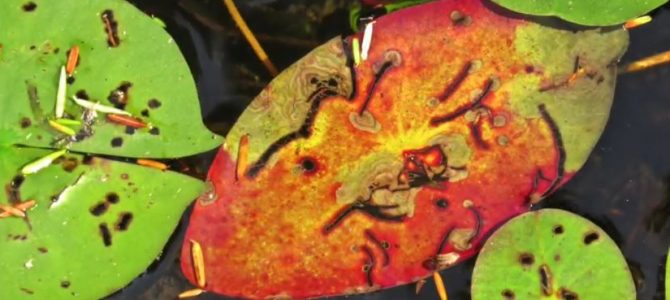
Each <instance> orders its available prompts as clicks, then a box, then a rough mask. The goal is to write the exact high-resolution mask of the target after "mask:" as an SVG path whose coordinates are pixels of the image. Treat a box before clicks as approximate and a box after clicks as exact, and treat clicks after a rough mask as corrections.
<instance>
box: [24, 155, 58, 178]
mask: <svg viewBox="0 0 670 300" xmlns="http://www.w3.org/2000/svg"><path fill="white" fill-rule="evenodd" d="M65 153H67V150H58V151H55V152H52V153H49V154H48V155H45V156H44V157H41V158H39V159H37V160H35V161H33V162H31V163H28V164H27V165H25V166H23V168H21V173H22V174H23V175H28V174H35V173H37V172H39V171H40V170H42V169H44V168H46V167H48V166H50V165H51V163H53V161H54V160H56V159H57V158H59V157H61V156H63V155H65Z"/></svg>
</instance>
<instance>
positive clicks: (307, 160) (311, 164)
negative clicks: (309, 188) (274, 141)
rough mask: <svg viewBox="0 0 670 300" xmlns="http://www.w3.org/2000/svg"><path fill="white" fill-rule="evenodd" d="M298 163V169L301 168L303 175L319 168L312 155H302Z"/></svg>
mask: <svg viewBox="0 0 670 300" xmlns="http://www.w3.org/2000/svg"><path fill="white" fill-rule="evenodd" d="M298 164H299V165H300V170H302V172H303V174H305V175H312V174H314V173H316V171H318V170H319V164H318V163H317V162H316V160H315V159H314V158H312V157H303V158H301V159H300V161H299V162H298Z"/></svg>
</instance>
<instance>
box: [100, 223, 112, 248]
mask: <svg viewBox="0 0 670 300" xmlns="http://www.w3.org/2000/svg"><path fill="white" fill-rule="evenodd" d="M98 229H99V230H100V236H101V237H102V242H103V244H104V245H105V247H109V246H111V245H112V233H111V232H110V231H109V227H107V223H100V225H98Z"/></svg>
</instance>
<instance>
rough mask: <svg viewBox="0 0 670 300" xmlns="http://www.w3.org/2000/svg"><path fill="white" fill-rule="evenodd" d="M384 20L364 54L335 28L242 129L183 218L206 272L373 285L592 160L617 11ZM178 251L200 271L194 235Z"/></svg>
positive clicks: (434, 7) (616, 36)
mask: <svg viewBox="0 0 670 300" xmlns="http://www.w3.org/2000/svg"><path fill="white" fill-rule="evenodd" d="M373 26H374V27H373V28H374V29H373V30H372V39H371V47H370V49H369V53H368V55H367V59H366V60H363V61H362V62H360V64H358V65H355V64H354V62H353V59H352V58H353V57H355V56H354V55H353V54H352V51H355V50H352V46H351V45H352V44H354V43H353V42H352V39H353V38H354V37H355V38H357V39H359V40H364V38H363V33H359V34H356V35H355V36H354V37H348V38H344V39H342V38H335V39H333V40H331V41H329V42H327V43H326V44H324V45H323V46H321V47H319V48H317V49H315V50H314V51H313V52H311V53H310V54H308V55H307V56H306V57H304V58H303V59H301V60H300V61H298V62H297V63H296V64H294V65H293V66H291V67H290V68H289V69H287V70H286V71H284V72H283V73H282V74H281V75H279V76H278V77H277V78H276V79H275V80H274V81H273V82H272V83H271V84H270V85H269V86H268V87H267V88H266V89H265V90H263V92H261V94H260V95H259V96H258V97H257V98H256V99H255V100H254V102H253V103H252V104H251V105H250V106H249V108H247V110H246V111H245V112H244V113H243V114H242V116H241V117H240V118H239V120H238V122H237V123H236V124H235V126H234V127H233V129H232V130H231V131H230V133H229V134H228V136H227V138H226V140H227V142H226V144H225V146H224V147H223V148H222V150H221V151H220V153H219V155H218V157H217V158H216V160H215V161H214V163H213V166H212V168H211V170H210V174H209V180H210V181H211V182H212V184H213V189H212V191H211V193H208V194H206V195H204V196H203V197H202V198H201V199H200V200H199V201H198V202H197V204H196V205H195V208H194V210H193V214H192V217H191V221H190V225H189V228H188V230H187V236H186V241H190V240H194V241H197V242H199V243H200V244H201V245H202V249H203V254H204V261H205V274H206V278H207V283H206V285H205V286H204V288H205V289H206V290H210V291H213V292H216V293H220V294H225V295H229V296H235V297H245V298H266V297H294V298H305V297H317V296H325V295H339V294H353V293H362V292H367V291H372V290H376V289H380V288H387V287H392V286H396V285H400V284H405V283H409V282H412V281H416V280H418V279H421V278H423V277H426V276H427V275H429V274H431V273H432V272H434V271H435V270H439V269H443V268H446V267H449V266H451V265H453V264H456V263H458V262H460V261H462V260H464V259H466V258H468V257H470V256H472V255H473V254H474V253H476V251H477V250H478V248H479V247H480V245H481V243H482V241H483V239H484V237H486V236H487V235H488V234H489V233H490V231H491V230H492V229H494V228H496V226H498V225H500V224H501V223H502V222H504V221H505V220H507V219H509V218H511V217H512V216H515V215H518V214H520V213H522V212H524V211H527V210H528V208H529V207H530V206H531V205H532V204H533V203H535V202H537V201H539V200H540V199H542V198H543V197H545V196H547V195H548V194H550V193H552V192H554V191H555V190H556V189H557V188H559V187H560V186H561V185H562V184H563V183H565V182H566V181H567V180H568V179H569V178H571V177H572V176H573V175H574V173H575V172H576V171H577V170H578V169H579V168H580V167H581V165H582V164H583V163H584V162H585V160H586V158H587V157H588V155H589V153H590V151H591V149H592V148H593V146H594V145H595V143H596V141H597V139H598V137H599V136H600V134H601V132H602V130H603V128H604V126H605V123H606V121H607V117H608V115H609V109H610V106H611V101H612V97H613V93H614V82H615V78H616V62H617V60H618V59H619V57H620V56H621V55H622V53H623V52H624V50H625V48H626V45H627V43H628V35H627V33H626V32H625V31H623V30H620V29H607V30H601V29H590V30H583V31H571V30H562V29H558V28H557V27H554V26H552V27H549V26H544V25H540V24H537V23H533V22H530V21H527V20H524V19H518V18H511V17H509V16H505V15H500V14H499V12H498V11H493V10H490V9H489V7H488V6H487V5H484V4H483V1H480V0H468V1H450V0H445V1H434V2H430V3H427V4H423V5H418V6H414V7H411V8H408V9H404V10H400V11H397V12H395V13H392V14H389V15H386V16H384V17H381V18H379V19H378V20H376V22H375V23H374V25H373ZM363 56H365V55H363ZM181 261H182V270H183V272H184V274H185V275H186V277H187V278H188V279H189V280H191V281H192V282H195V280H194V272H193V265H192V260H191V254H190V244H189V243H186V244H185V246H184V247H183V252H182V260H181Z"/></svg>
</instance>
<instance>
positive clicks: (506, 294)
mask: <svg viewBox="0 0 670 300" xmlns="http://www.w3.org/2000/svg"><path fill="white" fill-rule="evenodd" d="M500 294H501V295H502V296H503V298H504V299H505V300H514V292H512V291H511V290H509V289H507V290H504V291H502V293H500Z"/></svg>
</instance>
